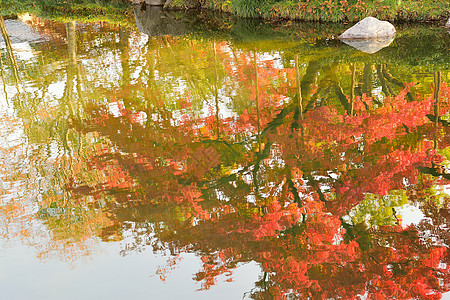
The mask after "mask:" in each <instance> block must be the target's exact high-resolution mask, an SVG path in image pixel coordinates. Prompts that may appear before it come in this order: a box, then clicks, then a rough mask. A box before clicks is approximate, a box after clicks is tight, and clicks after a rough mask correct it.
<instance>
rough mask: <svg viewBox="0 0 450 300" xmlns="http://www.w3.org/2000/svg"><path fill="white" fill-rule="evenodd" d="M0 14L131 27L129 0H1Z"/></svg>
mask: <svg viewBox="0 0 450 300" xmlns="http://www.w3.org/2000/svg"><path fill="white" fill-rule="evenodd" d="M0 2H1V3H0V15H4V16H7V15H18V14H23V13H29V14H32V15H35V16H39V17H41V18H45V19H52V20H55V21H60V22H67V21H74V20H75V21H78V22H98V21H103V22H109V23H111V24H116V25H122V26H130V25H131V27H133V26H134V15H133V10H132V9H131V7H130V6H131V5H130V2H129V1H128V0H68V1H67V0H0Z"/></svg>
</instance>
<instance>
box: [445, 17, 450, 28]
mask: <svg viewBox="0 0 450 300" xmlns="http://www.w3.org/2000/svg"><path fill="white" fill-rule="evenodd" d="M445 27H447V28H450V18H448V22H447V24H445Z"/></svg>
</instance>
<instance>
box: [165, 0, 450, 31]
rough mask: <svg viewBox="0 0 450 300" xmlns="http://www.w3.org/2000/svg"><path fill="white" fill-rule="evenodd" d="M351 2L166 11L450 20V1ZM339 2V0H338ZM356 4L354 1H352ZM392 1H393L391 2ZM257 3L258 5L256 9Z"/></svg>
mask: <svg viewBox="0 0 450 300" xmlns="http://www.w3.org/2000/svg"><path fill="white" fill-rule="evenodd" d="M348 1H349V0H341V1H339V3H334V1H332V0H303V1H299V2H297V3H294V2H292V1H289V0H281V1H278V2H275V3H271V4H267V3H262V1H261V0H200V1H199V2H193V1H192V0H169V1H167V2H166V4H165V5H164V9H167V10H187V9H190V8H199V9H202V10H203V9H205V10H213V11H217V12H223V13H229V14H231V15H233V16H236V17H242V18H257V19H264V20H268V21H313V22H320V23H347V22H349V23H351V22H357V21H360V20H362V19H363V18H365V17H368V16H372V17H375V18H377V19H380V20H384V21H389V22H393V23H424V22H425V23H427V22H432V23H439V25H441V23H442V25H443V26H445V23H446V22H447V20H448V19H449V17H450V2H448V3H445V2H441V3H439V4H437V3H429V2H427V3H416V2H414V1H412V0H403V1H402V0H396V1H397V3H399V2H401V3H402V4H401V5H398V4H392V3H391V4H390V5H389V4H387V3H386V5H380V3H381V2H386V0H378V1H376V3H374V2H375V1H361V0H357V2H356V4H353V5H352V4H349V2H348ZM336 2H337V1H336ZM352 2H354V1H352ZM389 2H392V1H389ZM254 3H258V4H259V5H258V6H256V5H255V4H254Z"/></svg>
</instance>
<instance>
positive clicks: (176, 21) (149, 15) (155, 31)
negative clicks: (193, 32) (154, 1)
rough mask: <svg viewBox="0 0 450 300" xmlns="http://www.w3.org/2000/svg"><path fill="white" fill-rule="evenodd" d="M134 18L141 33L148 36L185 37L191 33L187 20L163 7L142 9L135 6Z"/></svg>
mask: <svg viewBox="0 0 450 300" xmlns="http://www.w3.org/2000/svg"><path fill="white" fill-rule="evenodd" d="M134 17H135V19H136V26H137V29H138V31H139V32H141V33H144V34H146V35H148V36H163V35H172V36H177V35H184V34H187V33H189V28H190V27H191V26H190V24H188V23H187V21H186V20H184V19H180V18H177V17H176V16H174V15H173V14H172V12H170V11H166V10H164V9H163V7H162V6H148V7H145V9H142V7H140V6H139V5H135V6H134Z"/></svg>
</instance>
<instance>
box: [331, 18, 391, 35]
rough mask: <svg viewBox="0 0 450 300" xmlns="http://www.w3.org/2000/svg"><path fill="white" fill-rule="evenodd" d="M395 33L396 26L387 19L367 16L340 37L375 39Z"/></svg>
mask: <svg viewBox="0 0 450 300" xmlns="http://www.w3.org/2000/svg"><path fill="white" fill-rule="evenodd" d="M392 35H395V27H394V25H392V24H391V23H389V22H387V21H380V20H378V19H377V18H374V17H367V18H364V19H363V20H361V21H359V22H358V23H356V24H355V25H354V26H353V27H350V28H349V29H347V30H346V31H344V33H343V34H341V35H340V36H339V37H338V38H340V39H373V38H381V37H389V36H392Z"/></svg>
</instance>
